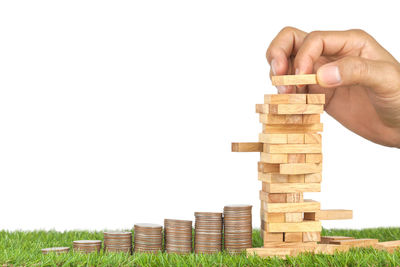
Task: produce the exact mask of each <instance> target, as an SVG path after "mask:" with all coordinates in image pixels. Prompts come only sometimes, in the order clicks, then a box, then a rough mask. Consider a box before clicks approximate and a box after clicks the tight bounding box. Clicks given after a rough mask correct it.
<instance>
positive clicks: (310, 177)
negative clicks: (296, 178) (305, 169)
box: [304, 172, 322, 183]
mask: <svg viewBox="0 0 400 267" xmlns="http://www.w3.org/2000/svg"><path fill="white" fill-rule="evenodd" d="M321 181H322V173H320V172H318V173H308V174H304V182H305V183H320V182H321Z"/></svg>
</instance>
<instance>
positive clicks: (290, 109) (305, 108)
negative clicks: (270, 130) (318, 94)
mask: <svg viewBox="0 0 400 267" xmlns="http://www.w3.org/2000/svg"><path fill="white" fill-rule="evenodd" d="M268 112H269V113H270V114H287V115H289V114H321V113H323V112H324V106H323V105H314V104H269V111H268Z"/></svg>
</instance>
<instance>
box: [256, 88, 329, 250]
mask: <svg viewBox="0 0 400 267" xmlns="http://www.w3.org/2000/svg"><path fill="white" fill-rule="evenodd" d="M324 103H325V95H321V94H309V95H306V94H281V95H265V97H264V104H259V105H256V111H257V112H258V113H259V114H260V122H261V123H262V124H263V132H262V133H261V134H260V135H259V142H260V143H261V144H262V152H261V159H260V162H259V163H258V179H259V180H260V181H262V190H261V191H260V200H261V232H262V236H263V239H264V244H265V243H268V242H277V241H278V242H317V241H320V232H321V222H320V221H319V220H318V218H315V219H314V220H308V218H307V213H317V212H319V211H320V203H319V202H316V201H313V200H307V199H304V197H303V193H304V192H320V191H321V177H322V175H321V171H322V148H321V134H320V133H319V132H322V124H321V122H320V114H321V113H322V112H323V110H324ZM305 213H306V215H305Z"/></svg>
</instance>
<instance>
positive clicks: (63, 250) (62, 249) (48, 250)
mask: <svg viewBox="0 0 400 267" xmlns="http://www.w3.org/2000/svg"><path fill="white" fill-rule="evenodd" d="M68 252H69V247H54V248H44V249H42V253H43V254H49V253H56V254H61V253H68Z"/></svg>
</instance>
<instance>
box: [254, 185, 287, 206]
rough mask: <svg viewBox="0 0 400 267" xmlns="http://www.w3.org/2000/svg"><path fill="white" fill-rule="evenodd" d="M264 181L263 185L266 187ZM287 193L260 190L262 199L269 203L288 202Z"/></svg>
mask: <svg viewBox="0 0 400 267" xmlns="http://www.w3.org/2000/svg"><path fill="white" fill-rule="evenodd" d="M264 184H266V183H263V187H264ZM286 199H287V195H286V194H284V193H267V192H265V191H263V190H260V200H262V201H265V202H267V203H270V204H272V203H286Z"/></svg>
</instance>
